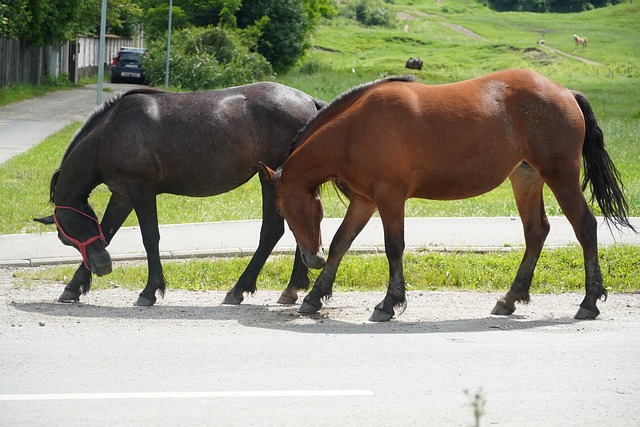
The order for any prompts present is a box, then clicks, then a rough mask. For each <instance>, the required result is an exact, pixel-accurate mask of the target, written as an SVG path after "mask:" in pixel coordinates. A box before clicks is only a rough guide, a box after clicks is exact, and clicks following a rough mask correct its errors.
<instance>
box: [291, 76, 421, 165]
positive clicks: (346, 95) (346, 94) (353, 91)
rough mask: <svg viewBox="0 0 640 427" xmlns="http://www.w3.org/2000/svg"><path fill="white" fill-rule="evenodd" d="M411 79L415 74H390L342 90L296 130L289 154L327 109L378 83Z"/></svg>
mask: <svg viewBox="0 0 640 427" xmlns="http://www.w3.org/2000/svg"><path fill="white" fill-rule="evenodd" d="M413 81H415V76H413V75H411V74H409V75H404V76H391V77H386V78H384V79H378V80H374V81H372V82H368V83H363V84H361V85H359V86H355V87H353V88H351V89H349V90H348V91H346V92H344V93H343V94H341V95H339V96H338V97H337V98H335V99H334V100H333V101H331V102H330V103H329V105H326V106H324V107H323V108H322V109H321V110H320V112H318V114H316V115H315V117H313V118H312V119H310V120H309V121H308V122H307V123H306V124H305V125H304V126H303V127H302V129H300V130H299V131H298V134H297V135H296V137H295V138H294V139H293V142H292V143H291V145H290V146H289V155H291V153H293V152H294V151H295V150H296V148H298V146H299V145H300V142H301V141H302V140H303V139H304V137H305V136H306V134H307V133H308V132H309V131H310V130H311V128H312V127H313V126H314V124H315V123H317V122H318V121H319V119H321V118H322V117H324V116H325V115H326V114H327V111H328V110H334V109H335V108H337V107H338V106H339V105H340V104H343V103H345V102H347V101H349V100H350V99H351V98H353V97H355V96H358V95H360V94H362V93H363V92H365V91H366V90H368V89H371V88H372V87H374V86H379V85H381V84H383V83H389V82H413Z"/></svg>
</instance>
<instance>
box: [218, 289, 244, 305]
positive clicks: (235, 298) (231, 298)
mask: <svg viewBox="0 0 640 427" xmlns="http://www.w3.org/2000/svg"><path fill="white" fill-rule="evenodd" d="M242 301H244V297H243V296H242V294H240V295H234V294H233V292H227V295H225V296H224V299H223V300H222V303H223V304H231V305H238V304H240V303H241V302H242Z"/></svg>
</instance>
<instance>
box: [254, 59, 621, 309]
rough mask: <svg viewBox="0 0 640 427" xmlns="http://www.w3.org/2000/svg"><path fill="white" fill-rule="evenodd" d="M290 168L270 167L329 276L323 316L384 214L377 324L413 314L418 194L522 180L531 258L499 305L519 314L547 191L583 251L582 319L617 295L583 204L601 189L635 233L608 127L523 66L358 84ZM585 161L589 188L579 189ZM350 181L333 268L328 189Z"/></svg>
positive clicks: (307, 246)
mask: <svg viewBox="0 0 640 427" xmlns="http://www.w3.org/2000/svg"><path fill="white" fill-rule="evenodd" d="M294 142H295V143H296V144H297V145H298V148H297V149H296V150H295V151H294V152H293V153H292V154H291V156H290V157H289V158H288V159H287V161H286V162H285V164H284V165H283V167H282V169H281V170H279V171H277V172H275V173H274V172H273V171H271V170H269V168H266V167H264V168H263V172H265V173H263V175H267V174H268V175H269V176H270V178H271V179H272V181H273V182H274V185H275V188H276V203H277V206H278V209H279V210H280V212H281V213H282V215H283V216H284V218H285V219H286V220H287V222H288V224H289V227H290V228H291V230H292V231H293V233H294V235H295V237H296V240H297V243H298V246H299V248H300V250H301V252H302V259H303V261H304V262H305V263H306V264H307V266H309V267H311V268H321V267H323V266H324V268H323V270H322V272H321V273H320V275H319V276H318V278H317V280H316V282H315V284H314V286H313V289H312V291H311V292H310V293H309V294H308V295H307V296H306V297H305V299H304V303H303V304H302V306H301V307H300V309H299V311H300V312H301V313H314V312H316V311H318V310H319V309H320V308H321V307H322V301H321V300H322V299H323V298H328V297H330V296H331V292H332V286H333V282H334V280H335V275H336V270H337V268H338V265H339V264H340V260H341V259H342V257H343V255H344V254H345V252H346V251H347V250H348V248H349V247H350V245H351V243H352V242H353V240H354V239H355V237H356V236H357V235H358V233H359V232H360V231H361V230H362V228H363V227H364V226H365V224H366V223H367V222H368V221H369V218H370V217H371V215H372V214H373V213H374V211H375V210H376V209H378V211H379V213H380V217H381V219H382V222H383V225H384V239H385V248H386V254H387V258H388V260H389V287H388V290H387V294H386V297H385V298H384V300H383V301H382V302H381V303H380V304H378V305H377V306H376V307H375V311H374V313H373V315H372V316H371V320H372V321H387V320H390V319H391V318H392V317H393V316H394V315H395V311H394V307H401V308H404V307H405V306H406V300H405V282H404V277H403V270H402V253H403V250H404V204H405V201H406V200H407V199H408V198H410V197H419V198H424V199H436V200H453V199H462V198H468V197H473V196H477V195H480V194H483V193H486V192H488V191H490V190H492V189H494V188H495V187H497V186H498V185H500V183H502V182H503V181H504V180H505V179H506V178H509V179H510V180H511V185H512V187H513V192H514V194H515V198H516V203H517V206H518V211H519V213H520V217H521V219H522V223H523V226H524V235H525V241H526V249H525V253H524V258H523V259H522V263H521V264H520V267H519V269H518V272H517V274H516V276H515V279H514V281H513V284H512V285H511V289H510V290H509V292H508V293H507V294H506V295H505V296H504V297H503V298H501V299H500V300H499V301H498V303H497V304H496V306H495V308H494V309H493V311H492V313H493V314H501V315H508V314H511V313H513V312H514V311H515V309H516V307H515V303H516V302H528V301H529V288H530V285H531V280H532V277H533V272H534V269H535V266H536V263H537V261H538V257H539V255H540V252H541V250H542V246H543V243H544V241H545V239H546V237H547V234H548V233H549V222H548V221H547V217H546V214H545V209H544V200H543V195H542V194H543V193H542V189H543V185H544V184H546V185H548V186H549V188H550V189H551V191H552V192H553V193H554V195H555V197H556V198H557V200H558V203H559V204H560V207H561V208H562V210H563V211H564V213H565V215H566V216H567V219H568V220H569V222H570V223H571V225H572V226H573V229H574V231H575V233H576V237H577V239H578V241H579V242H580V244H581V245H582V249H583V252H584V265H585V270H586V285H585V287H586V296H585V298H584V300H583V301H582V303H581V304H580V309H579V310H578V312H577V314H576V316H575V317H576V318H577V319H593V318H595V317H596V316H597V315H598V314H599V311H598V308H597V307H596V302H597V300H598V299H600V298H605V297H606V295H607V293H606V290H605V288H604V286H603V283H602V275H601V273H600V267H599V264H598V244H597V237H598V236H597V228H596V219H595V217H594V215H593V213H592V212H591V210H590V209H589V206H588V204H587V201H586V200H585V198H584V195H583V190H584V189H585V188H586V186H587V185H589V184H590V185H591V191H592V194H593V196H594V198H595V199H596V200H597V202H598V204H599V206H600V209H601V211H602V213H603V215H604V216H605V217H606V218H607V219H608V220H609V221H612V222H613V223H614V224H615V225H616V226H626V227H630V228H632V229H633V227H632V226H631V224H630V223H629V221H628V219H627V211H628V206H627V202H626V200H625V198H624V196H623V194H622V192H621V189H620V188H621V184H619V176H618V172H617V171H616V169H615V167H614V165H613V163H612V162H611V160H610V158H609V156H608V154H607V152H606V151H605V149H604V142H603V136H602V131H601V130H600V128H599V127H598V124H597V123H596V120H595V117H594V114H593V111H592V109H591V107H590V106H589V103H588V102H587V100H586V99H585V98H584V97H583V96H582V95H580V94H578V93H575V92H572V91H570V90H568V89H565V88H564V87H562V86H560V85H558V84H556V83H554V82H552V81H550V80H548V79H546V78H545V77H543V76H541V75H540V74H537V73H535V72H532V71H526V70H512V71H502V72H497V73H493V74H489V75H487V76H484V77H479V78H476V79H472V80H468V81H464V82H460V83H455V84H447V85H441V86H426V85H421V84H417V83H413V82H410V81H408V79H407V78H390V79H384V80H379V81H376V82H373V83H369V84H365V85H363V86H360V87H357V88H355V89H353V90H351V91H350V92H348V93H346V94H344V95H342V96H341V97H339V98H338V99H337V100H335V101H334V102H332V103H331V104H330V105H329V106H328V107H327V108H325V109H324V110H323V111H322V112H320V113H319V114H318V116H316V118H315V119H313V120H312V121H311V122H310V123H308V124H307V126H306V127H305V128H304V129H303V131H301V133H300V135H299V136H298V137H297V139H296V141H294ZM581 159H582V160H583V163H584V180H583V182H582V183H581V181H580V168H581V167H580V165H581ZM330 179H331V180H336V179H337V180H343V181H344V182H346V184H347V185H348V186H349V187H350V188H351V190H352V191H353V194H352V196H351V201H350V204H349V208H348V210H347V213H346V216H345V218H344V221H343V222H342V224H341V226H340V228H339V229H338V231H337V232H336V235H335V237H334V239H333V241H332V242H331V246H330V249H329V257H328V260H327V261H326V263H325V258H324V254H323V252H322V246H321V244H322V239H321V236H320V221H321V220H322V215H323V213H322V203H321V200H320V198H319V196H318V191H317V189H318V186H319V185H321V184H322V183H324V182H326V181H327V180H330Z"/></svg>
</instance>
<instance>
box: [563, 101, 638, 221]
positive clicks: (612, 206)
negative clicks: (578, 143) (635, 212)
mask: <svg viewBox="0 0 640 427" xmlns="http://www.w3.org/2000/svg"><path fill="white" fill-rule="evenodd" d="M573 96H574V97H575V99H576V101H577V102H578V105H579V106H580V109H581V110H582V114H583V116H584V119H585V123H586V133H585V138H584V145H583V147H582V164H583V167H584V175H583V177H582V191H584V190H585V189H586V188H587V186H590V188H591V201H593V199H595V200H596V201H597V203H598V206H600V210H601V211H602V215H604V217H605V219H606V221H607V222H608V223H610V224H613V225H614V226H615V227H616V228H620V227H628V228H630V229H631V230H633V231H636V230H635V228H634V227H633V226H632V225H631V223H630V222H629V218H628V216H629V205H628V203H627V199H626V198H625V197H624V194H623V192H622V189H623V188H624V185H623V184H622V180H621V178H620V173H619V172H618V170H617V169H616V167H615V165H614V164H613V161H612V160H611V158H610V157H609V154H608V153H607V151H606V150H605V148H604V136H603V134H602V129H600V126H598V122H597V121H596V116H595V114H594V113H593V109H592V108H591V105H589V102H588V101H587V98H585V97H584V95H582V94H580V93H577V92H573Z"/></svg>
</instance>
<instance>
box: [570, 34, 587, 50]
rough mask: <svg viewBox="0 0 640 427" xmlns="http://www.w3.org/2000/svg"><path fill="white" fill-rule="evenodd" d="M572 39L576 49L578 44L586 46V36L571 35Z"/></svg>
mask: <svg viewBox="0 0 640 427" xmlns="http://www.w3.org/2000/svg"><path fill="white" fill-rule="evenodd" d="M573 41H574V42H575V43H576V49H577V48H578V47H580V46H582V47H583V48H585V47H587V43H588V40H587V38H586V37H579V36H578V35H576V34H574V35H573Z"/></svg>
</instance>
